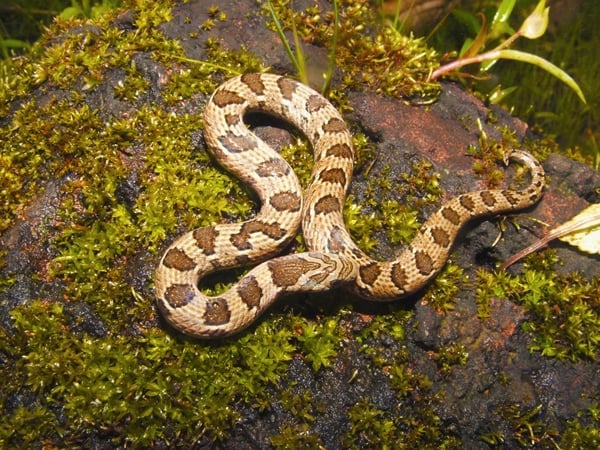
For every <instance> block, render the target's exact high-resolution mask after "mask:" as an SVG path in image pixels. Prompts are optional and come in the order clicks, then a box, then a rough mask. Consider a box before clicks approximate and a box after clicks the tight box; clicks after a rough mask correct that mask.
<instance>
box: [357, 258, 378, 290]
mask: <svg viewBox="0 0 600 450" xmlns="http://www.w3.org/2000/svg"><path fill="white" fill-rule="evenodd" d="M359 271H360V278H361V279H362V280H363V281H364V282H365V283H366V284H368V285H369V286H372V285H373V283H375V281H376V280H377V277H379V274H380V273H381V268H380V267H379V264H377V263H376V262H373V263H370V264H367V265H365V266H360V269H359Z"/></svg>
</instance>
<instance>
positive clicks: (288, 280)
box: [268, 257, 320, 289]
mask: <svg viewBox="0 0 600 450" xmlns="http://www.w3.org/2000/svg"><path fill="white" fill-rule="evenodd" d="M268 266H269V270H270V271H271V278H272V280H273V283H274V284H275V285H276V286H278V287H280V288H283V289H287V288H289V287H290V286H294V285H295V284H296V283H298V280H299V279H300V277H301V276H302V275H303V274H304V273H306V272H309V271H311V270H315V269H318V268H319V267H320V265H319V263H317V262H313V261H307V260H305V259H302V258H299V257H293V258H285V259H279V260H273V261H269V262H268Z"/></svg>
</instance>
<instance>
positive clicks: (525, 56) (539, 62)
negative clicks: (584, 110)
mask: <svg viewBox="0 0 600 450" xmlns="http://www.w3.org/2000/svg"><path fill="white" fill-rule="evenodd" d="M494 56H497V57H499V58H502V59H512V60H514V61H521V62H526V63H529V64H533V65H534V66H538V67H539V68H541V69H544V70H545V71H546V72H548V73H550V74H551V75H553V76H555V77H556V78H558V79H559V80H560V81H562V82H563V83H565V84H566V85H567V86H569V87H570V88H571V89H572V90H573V91H575V93H576V94H577V96H578V97H579V99H580V100H581V101H582V102H583V103H585V104H587V102H586V100H585V97H584V95H583V92H582V91H581V89H580V88H579V85H578V84H577V83H576V82H575V80H574V79H573V78H571V76H570V75H569V74H567V73H566V72H565V71H564V70H562V69H561V68H560V67H557V66H555V65H554V64H552V63H551V62H550V61H548V60H546V59H544V58H541V57H539V56H537V55H533V54H531V53H526V52H521V51H519V50H500V51H498V52H497V53H495V55H494Z"/></svg>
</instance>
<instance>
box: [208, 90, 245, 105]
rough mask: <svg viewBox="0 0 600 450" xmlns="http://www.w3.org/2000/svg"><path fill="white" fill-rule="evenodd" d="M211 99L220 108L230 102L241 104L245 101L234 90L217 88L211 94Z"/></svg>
mask: <svg viewBox="0 0 600 450" xmlns="http://www.w3.org/2000/svg"><path fill="white" fill-rule="evenodd" d="M212 101H213V103H214V104H215V105H217V106H218V107H220V108H222V107H224V106H227V105H230V104H237V105H241V104H242V103H245V101H246V100H244V97H242V96H240V95H239V94H237V93H236V92H233V91H226V90H219V91H217V92H216V93H215V95H213V98H212Z"/></svg>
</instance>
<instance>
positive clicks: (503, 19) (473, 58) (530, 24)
mask: <svg viewBox="0 0 600 450" xmlns="http://www.w3.org/2000/svg"><path fill="white" fill-rule="evenodd" d="M515 3H516V0H503V1H502V3H501V4H500V6H499V7H498V10H497V11H496V15H495V16H494V19H493V20H492V23H491V25H489V26H488V25H487V23H486V22H485V19H482V24H481V28H480V30H479V33H478V34H477V36H476V37H475V39H473V40H472V41H467V42H466V43H465V46H463V50H462V51H461V55H460V57H459V59H457V60H455V61H452V62H451V63H448V64H445V65H443V66H441V67H439V68H438V69H436V70H434V71H433V72H432V73H431V76H430V80H435V79H437V78H440V77H442V76H447V75H452V76H462V77H465V76H467V74H464V73H461V72H460V69H461V68H463V67H464V66H467V65H470V64H481V68H480V70H481V71H482V72H486V71H487V70H489V69H490V68H491V67H492V66H493V64H494V63H495V62H496V61H497V60H499V59H510V60H514V61H521V62H526V63H529V64H533V65H535V66H538V67H540V68H541V69H544V70H545V71H547V72H548V73H550V74H552V75H553V76H555V77H556V78H558V79H559V80H561V81H562V82H563V83H565V84H566V85H567V86H569V87H570V88H571V89H572V90H573V91H574V92H575V93H576V94H577V96H578V97H579V99H580V100H581V101H582V102H583V103H586V100H585V97H584V95H583V92H582V91H581V89H580V88H579V86H578V84H577V83H576V82H575V80H573V78H571V76H570V75H568V74H567V73H566V72H565V71H564V70H562V69H560V68H559V67H557V66H556V65H554V64H552V63H551V62H550V61H548V60H546V59H544V58H541V57H539V56H537V55H534V54H532V53H528V52H522V51H519V50H512V49H510V48H509V47H510V46H511V45H512V44H513V43H514V42H515V41H516V40H517V39H518V38H520V37H525V38H527V39H538V38H539V37H541V36H543V35H544V33H545V32H546V29H547V28H548V15H549V12H550V8H549V7H547V6H546V0H540V2H539V3H538V4H537V6H536V7H535V9H534V10H533V12H532V13H531V14H530V15H529V16H528V17H527V18H526V19H525V21H524V22H523V24H522V25H521V27H520V28H519V29H518V30H517V31H516V32H512V30H511V28H510V26H509V25H508V23H507V20H508V17H509V16H510V14H511V12H512V10H513V8H514V6H515ZM510 32H512V34H511V35H510V36H509V37H508V38H506V39H505V40H504V41H503V42H502V43H500V44H499V45H498V46H496V47H495V48H493V49H492V50H488V51H484V52H483V53H480V52H481V51H482V50H484V49H485V45H486V44H488V43H489V42H490V41H493V40H495V39H497V38H498V36H501V35H503V34H506V33H510Z"/></svg>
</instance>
